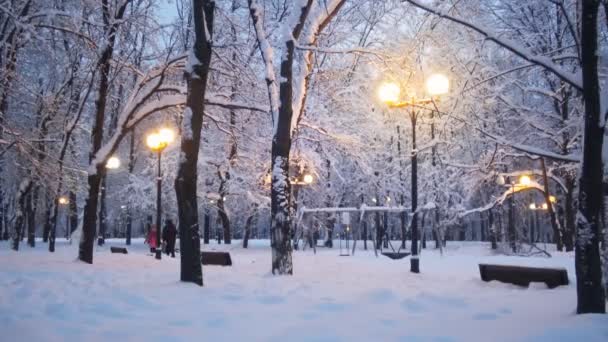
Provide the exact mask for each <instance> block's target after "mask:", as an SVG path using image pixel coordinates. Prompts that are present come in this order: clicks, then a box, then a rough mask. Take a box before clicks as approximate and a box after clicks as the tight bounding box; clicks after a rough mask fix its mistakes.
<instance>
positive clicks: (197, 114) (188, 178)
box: [175, 0, 215, 286]
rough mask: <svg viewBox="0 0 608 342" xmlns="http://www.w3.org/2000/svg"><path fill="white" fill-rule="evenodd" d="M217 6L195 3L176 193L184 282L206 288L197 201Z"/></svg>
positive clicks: (199, 0) (194, 0)
mask: <svg viewBox="0 0 608 342" xmlns="http://www.w3.org/2000/svg"><path fill="white" fill-rule="evenodd" d="M214 10H215V3H214V2H213V1H208V0H192V17H193V23H194V46H193V47H192V51H191V52H190V57H189V58H190V60H189V64H190V68H189V69H190V70H187V73H186V78H187V80H188V99H187V109H186V113H185V114H186V115H185V116H184V120H183V124H184V127H183V130H182V140H181V148H180V149H181V153H182V158H181V160H180V163H179V166H178V171H177V177H176V179H175V194H176V197H177V209H178V215H179V237H180V242H179V245H180V250H181V254H180V265H181V272H180V279H181V281H184V282H192V283H195V284H197V285H200V286H203V270H202V267H201V255H200V248H201V247H200V245H201V241H200V234H199V224H198V202H197V198H196V195H197V191H196V189H197V179H198V172H197V165H198V152H199V147H200V140H201V129H202V126H203V115H204V111H205V102H204V99H205V91H206V88H207V78H208V76H209V65H210V63H211V48H212V46H211V43H212V37H213V17H214Z"/></svg>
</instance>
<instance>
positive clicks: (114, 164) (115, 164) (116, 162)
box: [106, 156, 120, 170]
mask: <svg viewBox="0 0 608 342" xmlns="http://www.w3.org/2000/svg"><path fill="white" fill-rule="evenodd" d="M119 167H120V159H118V158H117V157H114V156H112V157H110V158H108V161H107V162H106V169H111V170H115V169H118V168H119Z"/></svg>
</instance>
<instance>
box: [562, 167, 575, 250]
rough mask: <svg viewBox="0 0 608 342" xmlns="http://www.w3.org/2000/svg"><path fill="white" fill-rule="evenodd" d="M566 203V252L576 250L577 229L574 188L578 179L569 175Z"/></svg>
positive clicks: (567, 177) (567, 178)
mask: <svg viewBox="0 0 608 342" xmlns="http://www.w3.org/2000/svg"><path fill="white" fill-rule="evenodd" d="M565 183H566V203H565V204H564V207H565V216H566V217H565V224H564V236H563V238H564V246H565V247H566V252H571V251H573V250H574V230H575V229H576V228H575V227H576V214H575V210H576V208H575V207H574V188H575V187H576V179H575V178H574V177H573V176H572V175H570V174H568V175H567V176H566V181H565Z"/></svg>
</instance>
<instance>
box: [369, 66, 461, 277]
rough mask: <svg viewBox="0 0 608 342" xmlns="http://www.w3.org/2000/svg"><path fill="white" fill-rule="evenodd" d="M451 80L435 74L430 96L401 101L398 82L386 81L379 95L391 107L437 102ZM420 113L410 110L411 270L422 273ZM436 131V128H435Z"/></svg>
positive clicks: (428, 82) (428, 86)
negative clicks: (417, 129)
mask: <svg viewBox="0 0 608 342" xmlns="http://www.w3.org/2000/svg"><path fill="white" fill-rule="evenodd" d="M449 88H450V82H449V80H448V78H447V77H446V76H445V75H441V74H434V75H431V76H430V77H429V78H428V79H427V80H426V92H427V94H428V95H429V96H430V97H429V98H422V99H417V98H415V97H412V98H411V99H410V100H406V101H400V99H399V95H400V93H401V90H400V88H399V85H398V84H396V83H392V82H390V83H384V84H382V85H381V86H380V88H379V89H378V97H379V99H380V101H382V102H384V103H385V104H386V105H387V106H388V107H389V108H406V107H412V106H419V105H423V104H429V103H435V101H436V100H437V99H438V97H439V96H440V95H444V94H447V93H448V92H449ZM417 119H418V113H417V112H416V111H413V110H411V111H410V120H411V123H412V154H411V160H412V189H411V190H412V213H413V217H412V224H411V227H412V257H411V258H410V271H411V272H413V273H420V260H419V259H418V235H419V232H418V213H417V209H418V156H417V154H418V152H417V150H416V122H417ZM433 131H434V130H433Z"/></svg>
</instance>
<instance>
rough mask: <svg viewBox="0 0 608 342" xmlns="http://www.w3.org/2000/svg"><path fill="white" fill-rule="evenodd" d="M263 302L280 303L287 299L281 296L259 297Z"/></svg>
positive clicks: (259, 301)
mask: <svg viewBox="0 0 608 342" xmlns="http://www.w3.org/2000/svg"><path fill="white" fill-rule="evenodd" d="M257 301H258V303H261V304H280V303H283V302H284V301H285V298H283V297H279V296H261V297H258V299H257Z"/></svg>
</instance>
